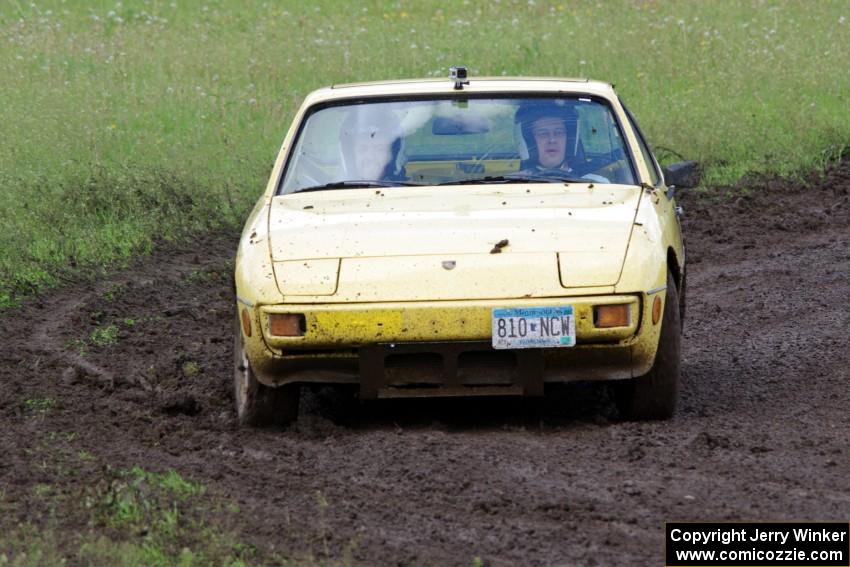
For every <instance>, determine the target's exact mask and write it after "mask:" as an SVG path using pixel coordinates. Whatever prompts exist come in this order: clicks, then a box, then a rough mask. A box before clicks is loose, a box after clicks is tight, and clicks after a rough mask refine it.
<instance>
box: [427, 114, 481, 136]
mask: <svg viewBox="0 0 850 567" xmlns="http://www.w3.org/2000/svg"><path fill="white" fill-rule="evenodd" d="M489 131H490V120H489V119H488V118H487V117H485V116H474V115H473V116H463V115H456V116H436V117H434V122H433V124H432V125H431V133H432V134H434V135H437V136H462V135H466V134H486V133H487V132H489Z"/></svg>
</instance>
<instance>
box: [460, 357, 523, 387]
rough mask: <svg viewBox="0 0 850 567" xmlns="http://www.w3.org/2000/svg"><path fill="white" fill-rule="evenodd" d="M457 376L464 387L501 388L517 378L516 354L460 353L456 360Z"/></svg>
mask: <svg viewBox="0 0 850 567" xmlns="http://www.w3.org/2000/svg"><path fill="white" fill-rule="evenodd" d="M457 375H458V380H459V381H460V383H461V384H464V385H466V386H502V385H508V384H512V383H513V382H514V381H515V380H516V378H517V359H516V354H515V353H513V352H511V351H503V350H492V351H486V350H482V351H471V352H462V353H460V356H458V359H457Z"/></svg>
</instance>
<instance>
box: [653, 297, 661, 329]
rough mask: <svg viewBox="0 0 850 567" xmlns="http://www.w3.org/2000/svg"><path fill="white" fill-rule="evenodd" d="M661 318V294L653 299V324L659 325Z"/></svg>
mask: <svg viewBox="0 0 850 567" xmlns="http://www.w3.org/2000/svg"><path fill="white" fill-rule="evenodd" d="M660 320H661V298H660V297H659V296H657V295H656V296H655V299H653V300H652V324H653V325H657V324H658V321H660Z"/></svg>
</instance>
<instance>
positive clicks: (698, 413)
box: [0, 162, 850, 565]
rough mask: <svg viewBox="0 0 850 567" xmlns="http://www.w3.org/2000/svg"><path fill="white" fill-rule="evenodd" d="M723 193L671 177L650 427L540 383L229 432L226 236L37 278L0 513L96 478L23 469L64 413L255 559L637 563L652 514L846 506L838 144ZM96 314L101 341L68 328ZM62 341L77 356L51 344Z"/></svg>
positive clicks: (815, 512) (15, 331)
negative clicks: (234, 512)
mask: <svg viewBox="0 0 850 567" xmlns="http://www.w3.org/2000/svg"><path fill="white" fill-rule="evenodd" d="M734 189H735V191H736V192H738V193H741V196H740V197H738V198H736V199H735V200H728V199H727V200H724V199H721V198H719V197H714V195H722V194H723V193H724V192H725V191H726V188H718V189H716V190H715V191H712V192H708V193H706V194H702V195H700V194H694V195H688V194H684V195H683V201H684V206H685V209H686V214H687V216H686V217H685V221H684V224H685V232H686V236H687V239H688V247H689V248H688V252H689V261H690V264H689V268H688V269H689V274H688V278H689V279H688V286H689V287H688V314H687V320H686V324H685V335H684V342H683V345H684V351H683V385H682V388H681V402H680V410H679V413H678V414H677V416H676V417H675V418H674V419H673V420H671V421H669V422H663V423H618V422H616V421H612V420H611V418H612V409H611V404H610V401H609V396H608V391H607V388H605V387H604V386H583V385H576V386H570V387H567V388H561V389H558V390H557V391H554V392H551V393H550V394H551V395H549V396H547V398H546V399H545V400H544V401H542V402H528V401H523V400H507V401H505V400H500V401H487V400H416V401H411V402H409V403H408V402H406V401H399V402H398V403H395V402H392V403H370V404H364V405H360V404H358V403H356V402H353V401H351V400H350V399H348V398H347V397H346V395H345V394H344V393H341V392H336V391H330V390H327V389H325V390H320V391H318V392H315V393H312V392H307V393H305V394H304V398H303V399H302V402H303V403H302V413H301V415H300V417H299V420H298V422H297V423H296V424H295V425H294V426H293V427H291V428H289V429H287V430H284V431H245V430H240V429H239V428H238V427H237V426H236V421H235V416H234V415H233V411H232V409H231V405H232V400H231V393H230V376H231V375H230V362H231V359H230V346H231V342H230V329H231V321H230V318H231V316H232V315H231V309H232V306H231V304H230V291H229V290H230V283H229V277H230V273H229V270H230V260H231V258H232V254H233V252H234V249H235V245H236V240H237V235H236V234H215V235H208V236H206V237H204V238H203V239H202V240H200V241H197V242H194V243H190V244H187V245H182V246H171V247H168V248H163V249H162V250H161V251H159V252H157V253H155V254H154V255H153V256H151V257H149V258H142V259H139V260H137V261H136V262H135V263H134V264H133V265H132V266H131V267H130V268H129V269H128V270H125V271H121V272H117V273H115V274H113V275H112V276H110V277H107V278H104V279H101V280H100V281H98V282H97V283H96V285H94V286H92V285H89V284H86V283H84V282H80V283H78V284H75V285H71V286H69V287H68V288H66V289H63V290H59V291H56V292H54V293H52V294H50V295H49V296H47V297H45V298H43V299H41V300H39V301H34V302H32V303H31V304H29V305H27V306H25V307H23V308H22V309H20V310H19V311H17V312H15V314H14V315H12V316H9V315H7V316H5V317H2V318H0V331H2V335H3V337H5V338H6V341H7V345H8V348H7V349H6V350H5V351H4V352H3V354H2V355H0V379H2V383H3V384H4V388H2V391H0V402H2V405H0V412H2V413H0V415H2V416H3V419H4V424H6V427H5V429H4V430H3V431H2V432H0V450H2V451H3V453H4V454H7V455H12V456H13V457H12V458H10V459H9V460H8V461H6V462H5V463H4V466H0V483H2V486H4V487H5V488H6V496H5V498H6V501H8V502H10V503H11V505H10V509H11V510H12V512H11V515H10V517H13V518H14V517H17V518H19V519H25V518H28V517H29V518H31V517H32V516H34V515H35V516H38V515H39V514H40V513H42V512H41V511H40V510H41V508H39V503H38V502H37V501H36V499H35V497H34V496H33V486H34V484H35V483H37V482H54V483H61V482H66V483H69V482H70V483H72V484H73V485H77V484H86V483H88V484H91V483H95V482H97V481H98V479H99V478H100V475H101V474H102V470H101V469H100V468H99V467H90V468H88V469H85V470H82V471H79V472H77V473H76V475H77V476H75V477H73V478H72V480H67V479H65V480H63V477H61V476H57V475H53V474H51V473H49V472H44V471H40V472H38V473H37V474H33V471H34V470H36V469H37V467H36V466H35V465H36V463H34V462H33V460H34V458H35V457H33V456H30V455H29V454H28V453H27V450H29V449H30V448H32V447H33V446H36V445H37V444H38V443H39V442H40V441H39V440H40V439H41V436H42V435H43V434H44V432H45V431H73V432H76V433H77V434H78V436H79V437H78V441H77V443H78V446H79V447H81V448H84V449H85V450H87V451H89V452H90V453H92V454H93V455H95V456H96V457H97V459H98V462H100V463H104V464H108V465H109V466H111V467H114V468H122V467H123V468H129V467H132V466H134V465H139V464H142V465H143V466H145V467H146V468H151V469H154V470H165V469H168V468H174V469H176V470H177V471H178V472H180V474H181V475H184V476H186V477H188V478H191V479H193V480H195V481H197V482H201V483H203V484H205V485H207V486H208V487H209V490H210V493H211V494H214V495H219V496H222V497H225V498H228V499H231V500H233V501H234V502H236V503H237V504H238V505H239V507H240V509H241V510H242V512H241V514H240V520H241V522H242V524H243V525H242V528H241V530H242V534H241V535H242V537H243V539H244V540H245V541H247V542H249V543H251V544H253V545H255V546H256V547H257V549H258V550H259V553H260V558H262V557H264V556H265V555H264V554H266V553H270V552H271V550H272V549H277V550H281V549H284V550H290V551H292V552H296V553H313V554H315V555H317V556H320V557H321V556H323V555H324V553H325V550H327V552H328V553H329V554H330V556H331V557H342V556H345V555H350V556H351V557H352V558H353V560H354V561H355V563H363V564H390V563H394V564H405V565H406V564H440V565H469V564H470V562H471V561H472V558H473V557H476V556H479V557H482V558H483V559H486V560H488V561H490V562H491V564H493V565H558V564H561V565H572V564H581V565H592V564H599V565H607V564H613V563H617V562H619V563H626V564H634V565H648V564H657V563H658V562H659V560H660V559H659V558H660V556H661V553H662V552H661V546H662V524H663V522H664V521H667V520H712V519H730V520H731V519H753V520H756V519H764V520H792V519H794V520H802V519H812V520H838V521H844V520H846V519H847V518H848V517H850V497H848V496H847V495H848V494H850V450H849V449H848V447H850V412H848V410H847V408H848V407H850V373H848V368H850V340H848V338H847V335H846V329H847V328H848V327H850V308H848V307H847V297H848V295H850V293H849V292H850V207H848V204H847V203H848V199H847V195H848V192H850V163H848V162H845V163H844V164H842V165H840V166H837V167H835V168H833V169H832V170H830V171H829V172H828V173H827V175H826V176H825V178H824V179H822V180H821V181H819V182H818V183H815V184H813V185H812V186H810V187H808V188H807V189H806V190H797V189H795V188H794V187H793V186H791V184H789V183H787V182H781V181H776V180H762V181H759V182H758V183H756V186H755V187H753V188H752V191H750V192H741V191H739V189H740V188H734ZM127 320H132V321H133V324H132V325H130V324H128V323H126V321H127ZM106 325H113V326H115V327H116V329H118V333H117V342H116V343H115V344H112V345H105V346H98V345H94V344H90V342H89V343H85V341H86V340H87V337H90V335H91V332H92V331H93V330H94V329H98V328H102V327H104V326H106ZM80 341H82V342H83V343H85V344H86V349H87V352H86V354H85V355H84V356H83V355H80V354H79V352H77V351H74V350H73V348H74V347H73V346H69V345H79V344H80ZM69 367H71V368H73V369H74V370H73V371H70V372H69V371H68V368H69ZM106 376H110V377H112V378H113V380H111V381H109V380H103V379H102V378H104V377H106ZM34 397H41V398H46V397H49V398H51V399H54V400H56V404H55V406H54V407H53V408H52V409H51V411H49V412H47V413H45V414H43V415H39V416H37V418H36V417H34V416H33V415H32V414H31V413H30V412H28V410H27V408H26V403H25V401H26V400H27V399H32V398H34ZM71 488H73V487H69V488H68V489H69V490H70V489H71ZM60 525H64V526H65V529H66V530H67V533H68V534H74V533H78V532H79V531H80V530H81V529H83V528H81V527H80V526H78V525H75V524H74V523H73V521H70V520H68V521H66V523H65V524H61V522H60ZM87 529H90V528H87ZM69 537H70V536H69ZM72 552H73V549H72V548H69V553H72Z"/></svg>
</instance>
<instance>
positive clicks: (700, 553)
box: [664, 522, 850, 567]
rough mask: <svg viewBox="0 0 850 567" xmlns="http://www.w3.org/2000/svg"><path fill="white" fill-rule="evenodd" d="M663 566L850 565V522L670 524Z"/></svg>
mask: <svg viewBox="0 0 850 567" xmlns="http://www.w3.org/2000/svg"><path fill="white" fill-rule="evenodd" d="M664 532H665V533H664V553H665V565H666V566H667V567H714V566H716V565H724V566H728V567H733V566H734V567H779V566H787V567H850V523H838V522H728V523H714V522H668V523H667V524H665V526H664Z"/></svg>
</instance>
